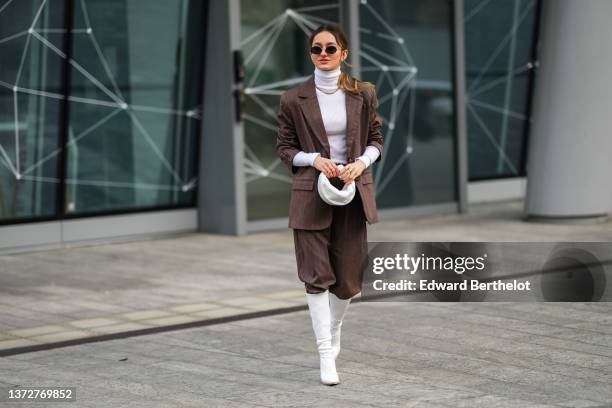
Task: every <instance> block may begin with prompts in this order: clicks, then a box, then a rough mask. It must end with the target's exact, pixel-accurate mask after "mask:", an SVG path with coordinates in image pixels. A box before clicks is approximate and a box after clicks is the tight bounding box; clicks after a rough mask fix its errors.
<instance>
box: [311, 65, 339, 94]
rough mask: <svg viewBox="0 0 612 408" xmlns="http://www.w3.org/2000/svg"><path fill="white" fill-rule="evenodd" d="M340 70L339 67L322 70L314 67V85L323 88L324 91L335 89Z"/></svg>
mask: <svg viewBox="0 0 612 408" xmlns="http://www.w3.org/2000/svg"><path fill="white" fill-rule="evenodd" d="M340 72H341V71H340V67H338V69H335V70H333V71H323V70H322V69H319V68H315V70H314V79H315V85H316V86H318V87H319V88H322V89H324V90H325V91H329V92H331V91H335V90H336V89H337V88H338V78H340Z"/></svg>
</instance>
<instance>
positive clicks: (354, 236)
mask: <svg viewBox="0 0 612 408" xmlns="http://www.w3.org/2000/svg"><path fill="white" fill-rule="evenodd" d="M330 181H332V184H334V185H336V183H334V180H333V179H332V180H330ZM315 188H316V187H315ZM332 207H333V208H332V222H331V225H330V226H329V227H327V228H325V229H322V230H303V229H294V230H293V239H294V243H295V257H296V260H297V269H298V277H299V279H300V281H302V282H304V285H305V287H306V292H307V293H320V292H324V291H325V290H329V291H330V292H331V293H333V294H334V295H336V296H338V297H339V298H340V299H349V298H351V297H353V296H354V295H356V294H358V293H359V292H361V281H362V279H363V271H364V267H365V266H366V265H367V255H368V243H367V241H368V238H367V229H366V217H365V214H364V211H363V206H362V203H361V197H360V196H359V192H356V193H355V197H354V198H353V200H352V201H351V202H350V203H348V204H347V205H344V206H332Z"/></svg>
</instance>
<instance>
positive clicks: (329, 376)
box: [306, 291, 340, 385]
mask: <svg viewBox="0 0 612 408" xmlns="http://www.w3.org/2000/svg"><path fill="white" fill-rule="evenodd" d="M306 301H307V302H308V310H309V311H310V318H311V319H312V328H313V330H314V333H315V338H316V341H317V348H318V350H319V365H320V369H321V382H322V383H323V384H326V385H335V384H338V383H339V382H340V379H339V378H338V373H337V372H336V362H335V359H334V353H333V350H332V346H331V339H332V336H331V327H330V326H331V320H330V312H329V291H325V292H322V293H306Z"/></svg>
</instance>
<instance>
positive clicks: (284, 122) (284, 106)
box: [276, 93, 302, 173]
mask: <svg viewBox="0 0 612 408" xmlns="http://www.w3.org/2000/svg"><path fill="white" fill-rule="evenodd" d="M285 95H286V93H283V94H282V95H281V98H280V108H279V110H278V115H277V119H278V133H277V136H276V154H277V155H278V157H279V158H280V159H281V161H282V162H283V163H285V165H286V166H287V167H288V168H289V170H290V171H291V173H295V172H296V171H297V169H298V168H297V167H296V166H294V165H293V158H294V157H295V155H296V154H298V153H299V152H300V151H301V150H302V149H301V146H300V141H299V140H298V137H297V133H296V131H295V125H294V123H293V118H292V116H291V111H290V110H289V105H288V103H287V100H286V99H287V98H286V97H285Z"/></svg>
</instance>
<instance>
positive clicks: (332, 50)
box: [310, 45, 338, 55]
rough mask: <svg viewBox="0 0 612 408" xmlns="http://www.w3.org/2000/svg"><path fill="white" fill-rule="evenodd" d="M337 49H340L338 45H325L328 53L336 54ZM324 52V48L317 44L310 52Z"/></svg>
mask: <svg viewBox="0 0 612 408" xmlns="http://www.w3.org/2000/svg"><path fill="white" fill-rule="evenodd" d="M336 51H338V47H336V46H335V45H330V46H329V47H325V52H326V53H327V54H330V55H331V54H335V53H336ZM322 52H323V48H321V47H319V46H318V45H315V46H314V47H311V48H310V53H311V54H317V55H319V54H321V53H322Z"/></svg>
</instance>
